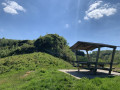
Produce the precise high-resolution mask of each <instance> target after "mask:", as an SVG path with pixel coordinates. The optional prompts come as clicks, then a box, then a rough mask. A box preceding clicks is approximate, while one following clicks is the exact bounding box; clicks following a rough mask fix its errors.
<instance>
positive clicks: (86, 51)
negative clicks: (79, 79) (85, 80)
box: [86, 50, 90, 62]
mask: <svg viewBox="0 0 120 90" xmlns="http://www.w3.org/2000/svg"><path fill="white" fill-rule="evenodd" d="M86 53H87V58H88V61H89V62H90V58H89V54H88V51H87V50H86Z"/></svg>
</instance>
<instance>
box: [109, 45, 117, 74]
mask: <svg viewBox="0 0 120 90" xmlns="http://www.w3.org/2000/svg"><path fill="white" fill-rule="evenodd" d="M115 51H116V47H115V48H113V53H112V58H111V62H110V70H109V75H110V74H111V71H112V65H113V60H114V56H115Z"/></svg>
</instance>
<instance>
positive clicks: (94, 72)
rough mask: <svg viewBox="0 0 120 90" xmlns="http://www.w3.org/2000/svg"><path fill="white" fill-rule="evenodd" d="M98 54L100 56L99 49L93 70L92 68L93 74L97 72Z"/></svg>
mask: <svg viewBox="0 0 120 90" xmlns="http://www.w3.org/2000/svg"><path fill="white" fill-rule="evenodd" d="M99 54H100V47H99V48H98V52H97V57H96V63H95V68H94V69H95V70H94V73H95V74H96V72H97V65H98V59H99Z"/></svg>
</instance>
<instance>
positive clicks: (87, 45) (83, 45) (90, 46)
mask: <svg viewBox="0 0 120 90" xmlns="http://www.w3.org/2000/svg"><path fill="white" fill-rule="evenodd" d="M101 47H109V48H113V53H112V58H111V62H110V63H100V62H98V60H99V54H100V48H101ZM116 47H117V46H113V45H107V44H101V43H92V42H83V41H78V42H77V43H75V44H74V45H73V46H72V47H70V48H71V49H72V50H74V51H77V50H86V52H87V57H88V61H87V62H80V61H76V62H77V64H78V71H79V64H86V65H87V66H88V68H87V69H90V70H92V71H93V72H94V73H95V74H96V72H97V69H105V70H109V74H111V71H112V65H113V60H114V55H115V50H116ZM96 48H98V52H97V57H96V61H95V62H91V61H90V59H89V54H88V51H92V50H94V49H96ZM91 64H94V67H91ZM104 64H109V65H110V67H109V68H107V69H106V68H103V67H102V68H100V67H98V65H101V66H103V65H104Z"/></svg>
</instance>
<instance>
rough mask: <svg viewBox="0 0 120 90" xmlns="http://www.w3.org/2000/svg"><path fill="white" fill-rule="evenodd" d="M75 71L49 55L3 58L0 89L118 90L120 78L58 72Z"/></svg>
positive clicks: (35, 54)
mask: <svg viewBox="0 0 120 90" xmlns="http://www.w3.org/2000/svg"><path fill="white" fill-rule="evenodd" d="M63 68H64V69H65V68H67V69H69V68H73V67H72V65H70V64H69V63H67V62H65V61H64V60H62V59H59V58H55V57H53V56H51V55H49V54H46V53H41V52H40V53H32V54H23V55H16V56H10V57H6V58H2V59H0V71H1V74H0V90H83V89H84V90H101V89H103V90H119V89H120V83H119V81H120V77H110V78H95V79H91V80H89V79H87V78H82V79H81V80H77V79H75V78H74V77H72V76H70V75H67V74H64V73H62V72H59V71H58V69H63Z"/></svg>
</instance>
